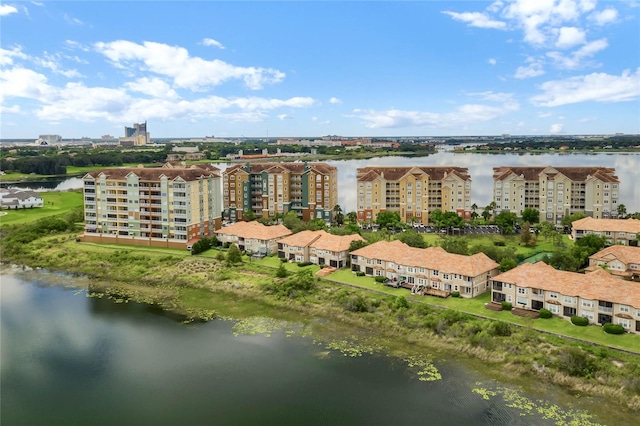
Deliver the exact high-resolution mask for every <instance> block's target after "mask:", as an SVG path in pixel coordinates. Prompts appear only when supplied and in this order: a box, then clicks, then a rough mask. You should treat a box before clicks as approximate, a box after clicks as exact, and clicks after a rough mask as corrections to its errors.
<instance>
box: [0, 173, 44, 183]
mask: <svg viewBox="0 0 640 426" xmlns="http://www.w3.org/2000/svg"><path fill="white" fill-rule="evenodd" d="M51 176H53V175H36V174H33V175H32V174H29V173H19V172H10V171H7V172H5V174H3V175H0V182H15V181H20V180H37V179H42V178H46V177H51Z"/></svg>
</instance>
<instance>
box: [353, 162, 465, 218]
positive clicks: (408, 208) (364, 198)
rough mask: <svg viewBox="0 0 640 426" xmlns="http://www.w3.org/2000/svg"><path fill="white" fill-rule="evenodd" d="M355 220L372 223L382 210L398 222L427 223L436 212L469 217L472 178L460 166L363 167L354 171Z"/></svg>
mask: <svg viewBox="0 0 640 426" xmlns="http://www.w3.org/2000/svg"><path fill="white" fill-rule="evenodd" d="M356 180H357V210H358V221H360V222H375V220H376V218H377V217H378V214H379V213H381V212H384V211H393V212H398V214H399V215H400V220H402V221H403V222H409V221H411V220H414V221H416V222H419V223H423V224H427V223H429V214H430V213H431V212H432V211H434V210H436V209H439V210H441V211H443V212H446V211H453V212H456V213H458V214H459V215H460V216H462V217H463V218H464V219H469V218H470V215H471V178H470V177H469V170H468V169H467V168H463V167H448V166H445V167H430V166H413V167H363V168H359V169H358V170H357V176H356Z"/></svg>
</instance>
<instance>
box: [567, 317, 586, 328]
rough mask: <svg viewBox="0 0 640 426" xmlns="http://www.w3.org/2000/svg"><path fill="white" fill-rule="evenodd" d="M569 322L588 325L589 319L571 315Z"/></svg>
mask: <svg viewBox="0 0 640 426" xmlns="http://www.w3.org/2000/svg"><path fill="white" fill-rule="evenodd" d="M571 324H573V325H579V326H581V327H584V326H585V325H589V319H588V318H585V317H579V316H578V315H574V316H572V317H571Z"/></svg>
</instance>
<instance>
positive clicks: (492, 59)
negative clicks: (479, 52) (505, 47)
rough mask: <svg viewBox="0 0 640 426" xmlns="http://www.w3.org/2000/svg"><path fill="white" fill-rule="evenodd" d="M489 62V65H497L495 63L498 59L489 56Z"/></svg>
mask: <svg viewBox="0 0 640 426" xmlns="http://www.w3.org/2000/svg"><path fill="white" fill-rule="evenodd" d="M487 63H488V64H489V65H495V64H496V63H497V61H496V60H495V59H494V58H489V59H488V60H487Z"/></svg>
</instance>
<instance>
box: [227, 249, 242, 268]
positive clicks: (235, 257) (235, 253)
mask: <svg viewBox="0 0 640 426" xmlns="http://www.w3.org/2000/svg"><path fill="white" fill-rule="evenodd" d="M227 263H228V264H230V265H235V264H236V263H242V253H241V252H240V249H239V248H238V246H236V245H235V244H231V247H229V251H228V252H227Z"/></svg>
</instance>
